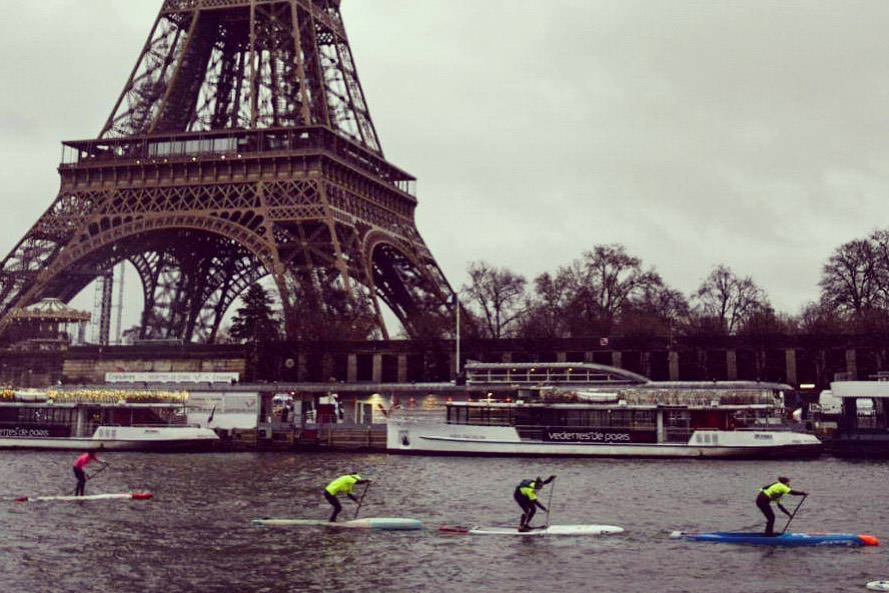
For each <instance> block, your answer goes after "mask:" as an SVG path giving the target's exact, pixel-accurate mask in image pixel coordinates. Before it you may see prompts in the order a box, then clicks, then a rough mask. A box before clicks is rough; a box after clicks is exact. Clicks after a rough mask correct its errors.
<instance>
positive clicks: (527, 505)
mask: <svg viewBox="0 0 889 593" xmlns="http://www.w3.org/2000/svg"><path fill="white" fill-rule="evenodd" d="M555 479H556V477H555V476H550V477H548V478H547V479H545V480H541V479H540V476H537V478H535V479H534V480H522V481H521V482H519V485H518V486H516V487H515V492H513V493H512V497H513V498H514V499H515V501H516V502H517V503H518V505H519V506H520V507H522V518H521V519H520V520H519V531H530V530H531V525H530V524H531V519H533V518H534V513H536V512H537V507H540V508H541V509H542V510H543V511H544V512H546V507H545V506H543V505H542V504H540V501H539V500H537V491H538V490H540V489H541V488H543V486H544V485H545V484H549V483H550V482H552V481H553V480H555Z"/></svg>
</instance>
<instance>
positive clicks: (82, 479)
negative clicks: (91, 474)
mask: <svg viewBox="0 0 889 593" xmlns="http://www.w3.org/2000/svg"><path fill="white" fill-rule="evenodd" d="M93 461H99V462H100V463H101V460H100V459H99V458H98V457H96V454H95V453H92V452H90V453H84V454H83V455H81V456H80V457H78V458H77V460H76V461H75V462H74V475H75V477H77V487H76V488H75V489H74V496H83V493H84V490H86V472H85V471H84V468H86V466H87V465H88V464H90V463H92V462H93Z"/></svg>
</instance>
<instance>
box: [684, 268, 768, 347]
mask: <svg viewBox="0 0 889 593" xmlns="http://www.w3.org/2000/svg"><path fill="white" fill-rule="evenodd" d="M692 302H693V308H694V313H695V315H696V317H697V318H698V322H699V324H700V322H701V321H706V320H708V319H709V320H712V323H714V324H715V328H717V329H719V330H721V331H722V332H725V333H727V334H734V333H736V332H737V330H738V328H739V327H740V325H741V324H742V323H743V322H744V321H745V320H746V319H748V318H749V317H750V316H751V315H753V314H754V313H755V312H757V311H758V310H760V309H762V308H764V307H769V306H770V305H769V302H768V297H767V296H766V294H765V292H764V291H763V290H762V289H761V288H759V287H758V286H757V285H756V284H755V283H754V282H753V280H752V279H751V278H750V277H749V276H748V277H746V278H739V277H738V276H736V275H735V273H734V272H732V270H731V269H730V268H729V267H728V266H725V265H722V264H720V265H718V266H716V267H715V268H714V269H713V271H712V272H710V275H709V276H707V278H706V279H705V280H704V282H703V284H701V286H700V287H699V288H698V290H697V291H696V292H695V294H694V295H693V297H692ZM703 325H704V326H707V325H711V324H710V323H704V324H703Z"/></svg>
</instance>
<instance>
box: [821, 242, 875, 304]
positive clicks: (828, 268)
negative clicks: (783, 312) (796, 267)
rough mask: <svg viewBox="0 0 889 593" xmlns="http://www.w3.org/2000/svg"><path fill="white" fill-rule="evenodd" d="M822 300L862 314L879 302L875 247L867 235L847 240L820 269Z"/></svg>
mask: <svg viewBox="0 0 889 593" xmlns="http://www.w3.org/2000/svg"><path fill="white" fill-rule="evenodd" d="M818 286H820V287H821V302H822V303H824V305H825V306H827V307H828V308H829V309H832V310H834V311H837V312H840V313H846V314H852V315H861V314H863V313H864V312H865V311H867V310H870V309H873V308H875V307H877V306H878V304H879V302H880V286H879V273H878V270H877V250H876V249H875V245H874V243H873V242H871V241H870V240H868V239H856V240H854V241H849V242H848V243H845V244H843V245H840V247H838V248H837V250H836V251H835V252H834V253H833V255H831V256H830V259H828V260H827V263H826V264H824V267H823V268H822V271H821V281H820V282H819V283H818Z"/></svg>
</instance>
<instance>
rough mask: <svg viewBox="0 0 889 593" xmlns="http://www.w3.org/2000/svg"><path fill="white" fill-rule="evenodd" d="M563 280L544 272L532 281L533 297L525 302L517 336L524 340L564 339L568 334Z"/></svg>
mask: <svg viewBox="0 0 889 593" xmlns="http://www.w3.org/2000/svg"><path fill="white" fill-rule="evenodd" d="M566 294H567V293H566V285H565V281H564V278H560V277H553V276H551V275H550V274H549V272H544V273H543V274H541V275H540V276H538V277H537V278H535V279H534V295H533V296H529V297H528V298H527V299H526V301H525V314H524V315H523V316H522V319H521V322H520V327H519V330H518V334H519V335H520V336H521V337H526V338H566V337H569V335H570V332H569V331H568V327H567V325H566V323H565V316H564V314H563V311H564V309H565V306H566V300H567V297H566Z"/></svg>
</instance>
